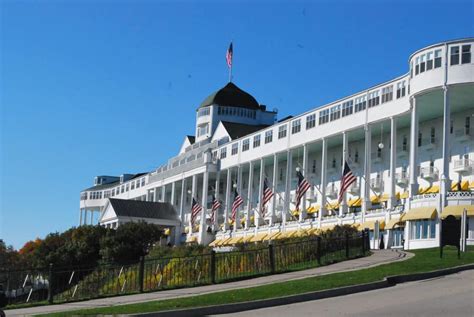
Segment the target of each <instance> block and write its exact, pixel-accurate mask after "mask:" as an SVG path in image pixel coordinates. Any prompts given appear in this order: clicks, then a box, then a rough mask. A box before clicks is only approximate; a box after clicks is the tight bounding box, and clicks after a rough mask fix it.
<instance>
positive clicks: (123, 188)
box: [120, 185, 125, 194]
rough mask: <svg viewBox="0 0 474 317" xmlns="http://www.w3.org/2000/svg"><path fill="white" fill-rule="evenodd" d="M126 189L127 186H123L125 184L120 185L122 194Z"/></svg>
mask: <svg viewBox="0 0 474 317" xmlns="http://www.w3.org/2000/svg"><path fill="white" fill-rule="evenodd" d="M124 191H125V186H123V185H122V186H120V193H122V194H123V193H124Z"/></svg>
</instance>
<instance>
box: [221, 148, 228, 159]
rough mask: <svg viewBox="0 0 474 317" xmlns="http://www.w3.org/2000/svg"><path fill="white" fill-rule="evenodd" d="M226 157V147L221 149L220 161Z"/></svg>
mask: <svg viewBox="0 0 474 317" xmlns="http://www.w3.org/2000/svg"><path fill="white" fill-rule="evenodd" d="M226 157H227V146H224V147H223V148H221V160H222V159H225V158H226Z"/></svg>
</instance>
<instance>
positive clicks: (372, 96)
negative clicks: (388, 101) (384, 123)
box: [369, 90, 380, 108]
mask: <svg viewBox="0 0 474 317" xmlns="http://www.w3.org/2000/svg"><path fill="white" fill-rule="evenodd" d="M379 103H380V97H379V91H378V90H376V91H372V92H370V93H369V108H371V107H375V106H377V105H378V104H379Z"/></svg>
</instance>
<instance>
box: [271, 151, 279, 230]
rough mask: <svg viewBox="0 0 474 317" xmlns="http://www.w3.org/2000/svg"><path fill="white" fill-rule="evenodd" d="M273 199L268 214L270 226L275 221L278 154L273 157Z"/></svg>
mask: <svg viewBox="0 0 474 317" xmlns="http://www.w3.org/2000/svg"><path fill="white" fill-rule="evenodd" d="M272 185H273V189H272V190H273V197H272V209H271V214H270V226H273V224H274V223H275V220H276V200H277V185H278V154H276V153H275V154H274V155H273V184H272Z"/></svg>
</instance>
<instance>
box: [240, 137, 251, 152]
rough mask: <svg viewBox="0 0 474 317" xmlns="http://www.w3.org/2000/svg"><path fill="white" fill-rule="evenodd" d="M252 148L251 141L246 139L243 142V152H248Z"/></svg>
mask: <svg viewBox="0 0 474 317" xmlns="http://www.w3.org/2000/svg"><path fill="white" fill-rule="evenodd" d="M249 148H250V140H249V139H245V140H243V141H242V152H245V151H248V150H249Z"/></svg>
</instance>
